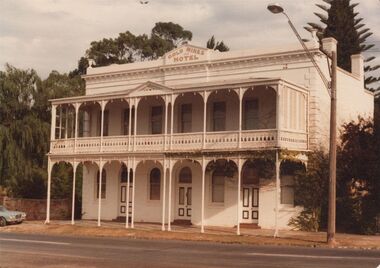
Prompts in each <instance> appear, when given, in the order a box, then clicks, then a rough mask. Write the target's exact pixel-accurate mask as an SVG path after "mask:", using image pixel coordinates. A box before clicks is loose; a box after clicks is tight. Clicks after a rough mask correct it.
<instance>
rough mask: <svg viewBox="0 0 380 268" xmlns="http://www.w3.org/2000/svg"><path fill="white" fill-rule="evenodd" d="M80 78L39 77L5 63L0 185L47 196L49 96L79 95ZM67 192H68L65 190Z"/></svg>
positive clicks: (19, 193)
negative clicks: (43, 78) (42, 78)
mask: <svg viewBox="0 0 380 268" xmlns="http://www.w3.org/2000/svg"><path fill="white" fill-rule="evenodd" d="M83 91H84V85H83V82H82V81H81V79H80V77H78V76H73V77H72V78H70V77H69V76H68V75H66V74H59V73H58V72H56V71H53V72H51V74H50V75H49V77H48V78H47V79H45V80H41V79H40V78H39V77H38V75H37V74H36V72H35V71H34V70H20V69H17V68H15V67H13V66H10V65H6V66H5V71H3V72H0V118H1V120H0V151H1V152H2V153H1V154H0V186H2V187H6V188H7V189H8V194H10V195H13V196H16V197H24V198H43V197H44V196H45V195H46V179H47V157H46V153H47V152H48V151H49V139H50V120H51V118H50V117H51V114H50V109H51V106H50V104H49V102H48V100H49V99H52V98H60V97H65V96H67V97H68V96H75V95H79V94H82V93H83ZM65 193H66V194H67V191H66V192H65Z"/></svg>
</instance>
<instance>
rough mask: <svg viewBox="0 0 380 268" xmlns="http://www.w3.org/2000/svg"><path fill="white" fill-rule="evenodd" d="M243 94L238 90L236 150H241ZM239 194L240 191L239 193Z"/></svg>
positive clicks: (240, 89)
mask: <svg viewBox="0 0 380 268" xmlns="http://www.w3.org/2000/svg"><path fill="white" fill-rule="evenodd" d="M242 95H243V93H242V88H239V135H238V139H239V141H238V148H241V129H242V122H241V121H242V120H243V116H242V114H243V108H242V106H243V105H242V102H243V96H242ZM239 192H240V191H239Z"/></svg>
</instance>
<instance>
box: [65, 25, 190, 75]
mask: <svg viewBox="0 0 380 268" xmlns="http://www.w3.org/2000/svg"><path fill="white" fill-rule="evenodd" d="M192 36H193V34H192V33H191V32H190V31H188V30H185V29H183V27H182V26H180V25H178V24H175V23H173V22H158V23H156V24H155V26H154V28H153V29H152V31H151V34H150V36H148V35H146V34H143V35H137V36H136V35H134V34H133V33H131V32H130V31H126V32H124V33H120V34H119V36H118V37H116V38H103V39H102V40H100V41H93V42H91V44H90V48H89V49H87V51H86V55H85V56H84V57H81V58H80V60H79V61H78V67H77V69H75V70H74V71H72V72H71V73H70V75H71V76H75V75H81V74H85V72H86V69H87V67H88V63H87V62H88V59H93V60H94V61H95V63H96V66H107V65H111V64H123V63H130V62H135V61H144V60H154V59H157V58H159V57H161V56H162V55H164V54H165V53H166V52H168V51H170V50H172V49H174V48H176V47H177V46H179V45H181V44H182V43H183V42H185V41H190V40H191V39H192Z"/></svg>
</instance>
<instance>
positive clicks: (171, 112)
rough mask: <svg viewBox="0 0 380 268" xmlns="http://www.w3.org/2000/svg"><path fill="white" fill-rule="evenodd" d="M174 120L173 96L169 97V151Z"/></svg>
mask: <svg viewBox="0 0 380 268" xmlns="http://www.w3.org/2000/svg"><path fill="white" fill-rule="evenodd" d="M173 119H174V95H172V96H171V106H170V146H169V148H170V150H171V149H172V143H173V128H174V126H173V121H174V120H173Z"/></svg>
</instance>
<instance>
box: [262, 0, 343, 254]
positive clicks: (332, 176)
mask: <svg viewBox="0 0 380 268" xmlns="http://www.w3.org/2000/svg"><path fill="white" fill-rule="evenodd" d="M268 10H269V11H270V12H272V13H273V14H279V13H281V14H283V15H285V16H286V18H287V19H288V23H289V25H290V27H291V28H292V30H293V32H294V34H295V35H296V37H297V39H298V41H299V42H300V43H301V45H302V47H303V49H304V50H305V52H306V54H307V56H308V57H309V59H310V61H311V62H312V63H313V65H314V67H315V68H316V70H317V72H318V74H319V76H320V77H321V79H322V81H323V83H324V84H325V86H326V88H327V90H328V93H329V95H330V98H331V105H330V144H329V145H330V146H329V205H328V206H329V209H328V224H327V243H328V245H329V246H330V247H334V246H335V244H336V241H335V223H336V101H337V97H336V91H337V53H336V50H335V51H334V50H333V51H332V52H331V55H327V56H328V57H329V58H331V60H332V63H331V77H330V79H331V83H330V82H329V81H328V79H327V78H326V77H325V75H324V74H323V72H322V70H321V69H320V68H319V66H318V64H317V63H316V62H315V60H314V57H313V55H312V54H311V53H310V51H309V49H308V48H307V46H306V44H305V42H304V41H303V40H302V38H301V36H300V35H299V33H298V32H297V29H296V28H295V27H294V25H293V23H292V21H291V20H290V18H289V16H288V15H287V14H286V13H285V11H284V8H283V7H282V6H281V5H279V4H270V5H268Z"/></svg>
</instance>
